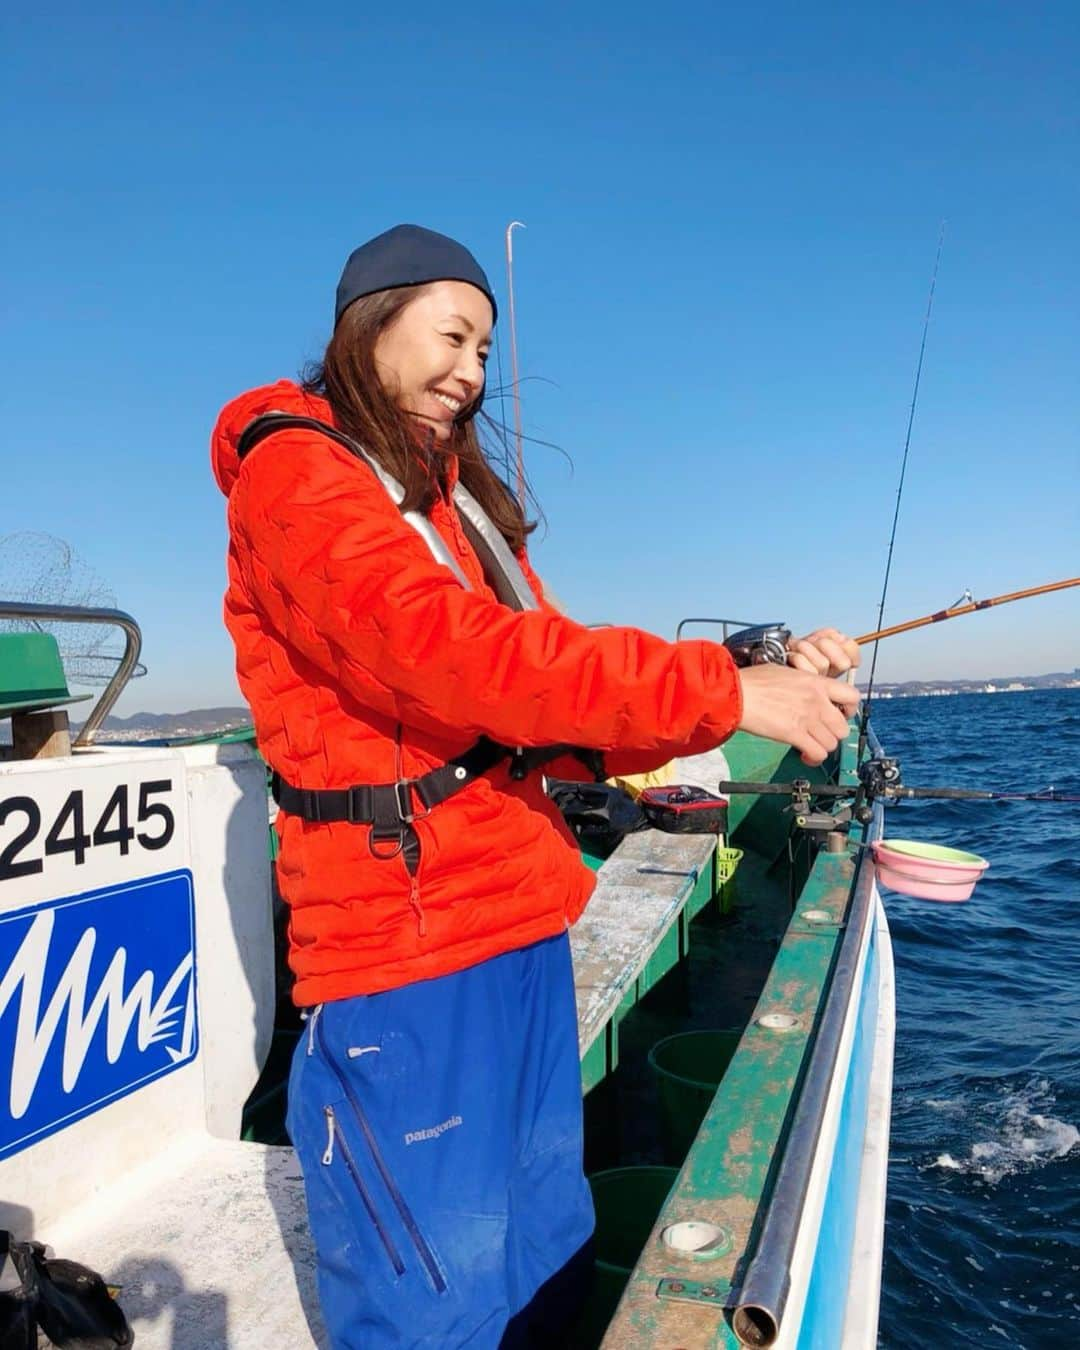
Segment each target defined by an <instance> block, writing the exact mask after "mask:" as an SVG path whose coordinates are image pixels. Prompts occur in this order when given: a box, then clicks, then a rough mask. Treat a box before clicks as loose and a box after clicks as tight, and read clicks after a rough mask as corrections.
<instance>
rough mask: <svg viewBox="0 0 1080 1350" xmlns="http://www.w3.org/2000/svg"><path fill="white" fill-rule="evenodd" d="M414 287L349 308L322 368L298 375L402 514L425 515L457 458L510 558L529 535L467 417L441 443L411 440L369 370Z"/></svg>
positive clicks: (411, 428)
mask: <svg viewBox="0 0 1080 1350" xmlns="http://www.w3.org/2000/svg"><path fill="white" fill-rule="evenodd" d="M417 291H418V288H417V287H414V286H404V287H399V288H397V289H395V290H392V291H378V292H376V293H375V294H374V295H365V296H362V297H361V298H360V299H359V300H355V301H353V303H352V304H351V305H350V306H349V308H348V309H347V310H346V311H345V313H344V314H343V315H342V316H341V318H340V320H339V321H338V325H337V327H336V328H335V330H334V335H333V337H332V338H331V339H330V342H329V344H328V346H327V348H326V352H325V353H324V355H323V359H322V361H321V362H319V363H318V364H316V365H315V366H313V367H312V368H311V369H309V370H308V371H307V372H306V373H305V377H304V381H303V387H304V389H305V390H306V391H307V392H308V393H312V394H321V395H322V396H323V398H325V399H326V401H327V402H328V403H329V404H330V408H331V411H332V412H333V414H334V422H335V424H336V426H337V427H338V429H339V430H340V431H344V432H345V434H346V435H347V436H351V437H352V438H353V440H356V441H359V442H360V444H361V445H362V446H363V447H364V449H365V450H366V451H367V452H368V454H370V455H372V456H373V457H374V458H375V459H377V460H378V461H379V463H380V464H381V465H382V466H383V468H384V469H386V470H387V471H388V472H389V473H391V474H393V476H394V477H395V478H396V479H397V480H398V482H399V483H400V484H401V485H402V487H403V488H404V489H405V498H404V500H403V501H402V503H401V509H402V510H403V511H424V512H426V511H429V510H430V509H431V506H432V504H433V503H434V501H435V499H436V497H437V496H438V494H439V491H440V468H441V461H442V459H443V456H444V455H446V454H455V455H457V457H458V465H459V475H460V478H461V482H462V483H463V484H464V486H465V487H467V488H468V490H469V491H470V492H471V493H472V495H473V496H474V497H475V498H476V500H477V501H478V502H479V503H480V505H481V506H482V507H483V508H484V511H485V512H486V513H487V515H488V516H489V517H490V519H491V521H492V523H493V524H494V525H495V526H496V527H497V529H498V530H499V532H500V533H501V534H502V536H503V538H504V539H505V540H506V542H507V543H508V544H509V545H510V547H511V548H512V549H514V550H515V551H517V550H520V549H521V548H522V547H523V546H524V543H525V539H526V537H527V536H528V535H529V534H530V533H531V532H532V531H533V530H534V529H535V528H536V525H535V523H533V522H530V521H527V520H526V519H525V516H524V514H523V513H522V511H521V508H520V507H519V505H518V503H517V500H516V499H515V497H514V495H513V493H512V492H511V491H510V488H509V487H508V486H507V485H506V483H504V482H503V480H502V479H501V478H500V477H499V476H498V474H497V473H496V472H495V470H494V469H493V468H492V467H491V465H490V464H489V463H488V459H487V456H486V455H485V454H484V451H483V448H482V447H481V445H480V439H479V437H478V436H477V434H476V425H475V420H474V418H473V417H471V416H470V417H467V418H465V419H463V420H460V421H457V422H455V424H454V428H453V432H452V434H451V438H450V441H449V443H448V444H446V445H445V446H443V445H440V444H439V443H437V442H435V441H434V438H433V437H428V438H427V440H426V441H425V440H424V439H422V438H421V439H419V440H418V438H417V434H416V423H415V422H414V421H412V420H411V419H410V418H409V417H408V415H407V414H406V413H403V412H402V410H401V409H400V408H399V407H398V406H397V404H396V403H395V402H394V400H393V398H392V397H391V396H390V394H388V393H387V391H386V389H385V388H384V387H383V384H382V381H381V380H380V379H379V375H378V372H377V371H376V368H375V343H376V341H377V339H378V337H379V334H380V333H381V332H382V331H383V330H384V329H385V328H387V327H388V326H389V325H390V324H391V323H393V321H394V320H395V319H396V318H397V317H398V315H399V314H400V313H401V311H402V310H403V309H404V308H405V306H406V305H408V304H409V302H410V301H411V300H414V299H415V298H416V295H417Z"/></svg>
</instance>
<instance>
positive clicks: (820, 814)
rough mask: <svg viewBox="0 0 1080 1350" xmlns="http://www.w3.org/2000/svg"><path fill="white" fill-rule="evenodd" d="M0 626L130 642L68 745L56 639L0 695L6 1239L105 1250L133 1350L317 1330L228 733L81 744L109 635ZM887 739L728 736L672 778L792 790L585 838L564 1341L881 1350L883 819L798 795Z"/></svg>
mask: <svg viewBox="0 0 1080 1350" xmlns="http://www.w3.org/2000/svg"><path fill="white" fill-rule="evenodd" d="M0 618H9V619H10V618H22V619H24V620H25V619H27V618H29V619H31V620H33V621H34V622H38V623H44V622H47V621H48V622H63V621H65V620H73V621H79V622H82V623H86V622H95V621H96V622H107V623H116V624H118V625H119V626H120V627H121V628H122V629H123V631H124V633H125V635H126V651H125V655H124V657H123V658H122V660H121V661H120V663H119V666H118V669H117V671H116V674H115V676H114V677H113V678H112V680H111V681H110V683H109V685H108V687H107V688H106V689H105V690H104V691H103V693H102V695H101V697H100V698H99V700H98V701H97V703H96V704H95V705H94V707H93V709H92V711H91V713H90V715H89V717H88V718H87V720H86V722H85V723H84V724H83V726H82V729H81V731H80V732H79V735H78V736H77V737H76V738H75V740H74V742H72V743H70V744H68V743H67V741H65V739H64V727H63V722H64V716H63V713H62V712H61V711H60V708H59V705H61V704H62V703H63V702H64V700H65V699H66V698H67V697H68V695H67V688H66V683H65V682H64V680H63V678H62V676H60V677H58V675H57V673H56V670H55V668H54V667H52V666H50V665H49V662H48V660H46V661H45V663H44V666H41V665H40V663H39V666H38V667H37V669H38V670H39V672H40V670H45V671H46V673H45V674H44V675H39V677H35V675H34V668H32V667H33V662H31V663H30V667H28V673H27V675H26V677H25V681H24V683H25V684H26V687H25V688H23V689H20V691H19V693H20V698H19V699H18V700H15V701H14V702H13V703H9V704H8V705H7V706H4V705H3V704H0V717H4V716H6V715H11V716H12V717H13V723H12V725H13V726H15V727H16V730H17V733H18V734H16V735H15V736H14V743H13V745H12V746H9V747H7V748H6V750H5V752H4V755H3V757H2V758H0V1089H2V1100H0V1227H2V1228H6V1229H8V1230H11V1232H12V1233H13V1234H14V1235H15V1237H16V1238H20V1239H28V1238H34V1239H36V1240H38V1241H40V1242H43V1243H47V1244H48V1245H49V1246H50V1247H51V1248H53V1249H54V1251H55V1252H56V1253H57V1255H58V1256H61V1257H66V1258H70V1259H73V1260H77V1261H80V1262H83V1263H85V1264H86V1265H87V1266H89V1267H91V1268H92V1269H94V1270H96V1271H99V1272H100V1273H101V1274H102V1275H103V1277H104V1278H105V1280H106V1281H107V1282H108V1284H109V1285H110V1286H112V1287H114V1288H115V1289H116V1290H117V1298H118V1301H119V1304H120V1306H121V1307H122V1308H123V1310H124V1312H125V1314H126V1316H127V1318H128V1320H129V1322H130V1324H131V1326H132V1327H133V1328H134V1331H135V1335H136V1343H137V1345H138V1346H139V1347H140V1350H153V1348H154V1347H162V1350H164V1347H166V1346H168V1347H174V1348H175V1347H192V1348H194V1347H199V1350H216V1348H217V1347H221V1350H225V1347H229V1348H230V1350H266V1348H267V1347H282V1348H283V1350H284V1347H288V1348H289V1350H293V1348H294V1347H297V1348H300V1350H302V1347H305V1346H320V1345H324V1344H325V1343H326V1341H325V1336H324V1333H323V1331H322V1329H321V1323H320V1319H319V1312H318V1301H317V1296H316V1290H315V1279H314V1258H313V1253H312V1250H311V1246H310V1240H309V1238H308V1234H307V1225H306V1217H305V1211H304V1197H303V1187H302V1181H301V1177H300V1172H299V1168H298V1166H297V1163H296V1160H295V1157H294V1155H293V1152H292V1149H291V1147H290V1146H289V1144H288V1141H287V1139H286V1137H285V1135H284V1133H283V1129H284V1126H283V1121H284V1091H285V1088H284V1078H285V1071H286V1066H287V1061H288V1056H289V1053H290V1051H291V1048H292V1046H293V1045H294V1044H295V1042H296V1038H297V1036H298V1034H299V1023H298V1021H297V1020H296V1014H295V1012H294V1011H293V1010H292V1009H291V1006H290V1004H289V1002H288V999H287V990H286V986H285V980H284V973H283V964H282V959H281V953H280V943H276V942H275V904H276V902H275V898H274V889H273V881H272V868H271V859H270V852H271V849H270V848H269V847H268V830H267V819H268V799H267V780H266V768H265V765H264V763H263V761H262V760H261V759H260V757H259V755H258V750H257V747H256V746H255V744H254V741H253V736H252V733H251V732H250V731H246V730H243V729H241V730H239V731H233V732H232V733H230V734H229V735H225V736H217V737H211V738H205V739H202V740H194V741H186V742H183V743H157V744H147V743H143V744H114V743H107V744H105V743H99V741H98V739H97V734H98V730H99V728H100V727H101V725H102V723H103V722H104V720H105V717H106V715H107V714H108V712H109V710H110V709H111V708H112V707H113V705H114V704H115V702H116V699H117V698H118V696H119V694H120V692H121V691H122V689H123V686H124V683H125V681H126V679H127V678H128V675H129V674H130V672H131V670H132V669H133V667H134V664H135V662H136V661H137V658H138V654H139V645H140V636H139V630H138V626H137V625H136V624H135V622H134V621H133V620H132V619H131V618H130V617H129V616H127V615H124V614H121V613H119V612H117V611H111V610H104V611H92V610H85V609H68V608H65V607H46V606H30V605H24V604H17V603H8V604H3V605H0ZM36 636H38V637H40V638H46V634H44V633H42V634H38V635H36ZM10 641H11V636H10V635H0V643H2V642H10ZM47 641H53V639H51V638H48V639H47ZM12 650H13V649H12V648H9V649H8V651H9V655H10V652H11V651H12ZM46 655H47V654H46ZM35 678H37V680H38V682H37V684H35V682H34V681H35ZM16 704H17V706H15V705H16ZM28 709H32V711H28ZM860 744H862V749H861V750H860ZM879 753H880V752H879V748H878V747H877V746H876V744H875V743H874V741H873V739H872V737H871V738H870V739H869V740H868V741H862V742H861V740H860V737H859V736H858V735H857V734H856V731H855V730H854V729H853V730H852V733H851V735H850V736H849V738H848V739H847V741H845V742H844V743H843V744H842V745H841V746H840V747H839V749H838V751H837V752H836V753H835V755H834V756H833V757H832V758H831V759H830V760H829V761H828V762H827V763H826V764H825V765H824V766H822V768H821V769H820V770H808V769H807V768H806V767H805V766H804V765H803V764H802V763H801V761H799V760H798V758H797V757H796V756H794V754H793V753H792V752H788V751H787V750H786V748H785V747H783V746H780V745H777V744H775V743H773V742H768V741H763V740H760V739H755V738H753V737H750V736H746V735H744V734H737V735H736V736H735V737H733V738H732V739H731V740H730V741H728V742H727V743H726V744H725V746H724V747H723V751H722V753H721V752H714V755H713V756H711V757H698V758H697V759H696V760H695V761H693V762H689V761H688V762H676V764H675V766H674V769H673V771H672V775H671V776H672V780H673V781H674V782H676V783H678V782H680V781H693V782H697V783H700V784H702V785H705V786H707V785H708V784H710V783H711V784H712V785H713V787H714V788H715V786H716V784H717V783H718V782H719V781H720V780H727V779H730V778H734V779H737V780H742V781H744V782H749V783H751V784H761V785H762V788H763V789H764V788H765V787H766V786H767V785H769V784H776V783H780V782H786V781H787V780H791V779H797V780H799V781H800V783H803V782H805V784H806V785H807V787H806V789H802V791H803V795H802V798H801V799H797V800H795V801H794V802H793V801H792V799H791V797H790V796H785V795H784V794H783V793H778V794H777V793H773V794H770V793H769V792H767V791H764V790H763V791H761V792H755V791H750V792H745V793H741V794H740V795H737V796H733V797H732V798H731V799H730V803H729V808H728V830H727V832H726V833H724V834H721V833H709V834H696V833H695V834H684V833H668V832H665V831H663V830H658V829H644V830H640V831H636V832H633V833H630V834H628V835H626V837H625V838H623V839H622V841H621V842H619V843H618V845H617V847H615V848H614V850H613V851H612V852H611V853H610V856H608V857H606V858H604V859H600V858H598V857H593V858H590V859H586V861H589V862H590V865H592V866H594V868H595V869H596V871H597V879H598V885H597V889H596V893H595V895H594V897H593V899H592V900H591V902H590V904H589V907H588V909H587V910H586V913H585V915H584V916H583V918H582V919H581V921H580V922H579V923H578V924H577V925H576V927H575V929H574V930H573V933H572V946H573V955H574V967H575V982H576V987H577V998H578V1021H579V1040H580V1050H581V1071H582V1090H583V1093H584V1094H585V1111H586V1122H587V1145H586V1148H587V1159H586V1161H587V1166H588V1167H589V1170H590V1171H591V1172H592V1173H594V1174H595V1176H594V1178H593V1180H594V1191H595V1194H596V1197H597V1209H598V1216H599V1228H598V1239H597V1240H598V1257H599V1262H598V1275H597V1281H596V1286H595V1288H594V1293H593V1297H592V1301H591V1303H590V1304H589V1306H588V1307H587V1309H586V1311H585V1313H584V1315H583V1318H582V1321H581V1324H580V1325H579V1327H578V1328H577V1330H576V1332H575V1337H574V1339H573V1340H572V1343H573V1344H575V1345H577V1346H579V1347H581V1348H582V1350H584V1348H585V1347H594V1346H599V1345H601V1344H602V1345H603V1346H604V1347H606V1348H607V1350H617V1348H618V1350H630V1348H631V1347H633V1350H642V1348H643V1347H665V1348H666V1350H673V1348H674V1347H684V1348H685V1350H704V1348H705V1347H717V1346H732V1347H734V1346H739V1345H742V1346H778V1347H796V1346H802V1347H810V1346H813V1347H816V1348H824V1350H833V1348H834V1347H835V1348H840V1347H843V1348H844V1350H847V1348H849V1347H850V1348H851V1350H856V1348H860V1350H861V1348H862V1347H867V1348H868V1347H871V1346H874V1345H875V1344H876V1338H877V1309H878V1293H879V1286H880V1273H881V1257H882V1240H883V1226H884V1205H885V1175H886V1162H887V1151H888V1123H889V1108H890V1092H891V1074H892V1058H893V1031H894V1004H893V975H892V960H891V949H890V943H889V931H888V925H887V922H886V918H885V913H884V910H883V908H882V904H881V901H880V898H879V896H878V892H877V889H876V886H875V881H874V873H873V866H872V863H871V860H870V851H869V848H868V845H870V844H872V843H873V841H874V840H875V839H877V838H878V837H879V836H880V834H881V807H880V803H878V804H876V805H874V806H873V807H872V809H871V810H869V811H868V812H865V813H864V815H867V816H868V817H869V818H868V819H867V820H866V822H865V823H864V824H851V823H850V816H851V813H850V811H848V812H847V813H846V817H845V813H844V810H843V807H842V803H843V801H844V800H845V796H844V795H835V796H833V797H831V798H830V797H828V796H825V797H822V796H821V795H820V794H817V795H815V792H816V789H818V788H828V787H829V786H832V787H833V788H840V789H844V790H845V791H846V795H847V798H850V796H851V795H852V794H854V793H855V791H856V788H857V784H858V782H859V762H860V756H862V757H863V758H867V757H873V756H875V755H877V754H879ZM822 802H824V805H823V804H822ZM691 1032H709V1033H714V1034H717V1035H719V1036H720V1037H721V1038H722V1039H723V1041H724V1044H725V1045H726V1049H725V1051H724V1056H723V1058H724V1061H725V1062H724V1065H723V1066H722V1070H718V1071H717V1072H716V1073H715V1074H713V1075H712V1078H713V1079H717V1080H718V1081H712V1079H711V1078H710V1075H709V1073H708V1072H707V1068H708V1066H707V1065H706V1066H704V1067H699V1068H698V1069H687V1068H686V1066H685V1064H684V1065H683V1066H682V1067H681V1068H680V1067H678V1066H676V1067H675V1068H674V1069H673V1068H671V1067H670V1066H669V1067H668V1069H666V1070H665V1069H664V1067H663V1065H662V1063H661V1060H660V1056H659V1054H658V1051H657V1046H658V1045H659V1044H660V1043H664V1042H667V1043H670V1041H671V1039H672V1037H675V1038H679V1037H684V1036H686V1035H687V1034H688V1033H691ZM659 1163H665V1164H666V1165H667V1166H666V1168H664V1169H662V1168H661V1167H660V1166H659V1165H658V1164H659ZM646 1174H647V1175H646ZM400 1181H401V1184H402V1185H403V1186H406V1187H407V1185H408V1179H407V1178H401V1179H400Z"/></svg>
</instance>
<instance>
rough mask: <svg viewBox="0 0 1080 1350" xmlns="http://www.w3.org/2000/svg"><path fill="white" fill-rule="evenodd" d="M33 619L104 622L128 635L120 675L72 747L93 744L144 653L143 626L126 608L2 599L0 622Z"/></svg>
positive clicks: (117, 672) (114, 679)
mask: <svg viewBox="0 0 1080 1350" xmlns="http://www.w3.org/2000/svg"><path fill="white" fill-rule="evenodd" d="M4 619H32V620H34V621H36V622H45V623H102V624H109V625H111V626H113V627H116V628H120V629H122V630H123V633H124V654H123V656H121V658H120V661H119V663H118V665H117V667H116V672H115V674H114V675H113V676H112V678H111V679H110V680H109V683H108V684H107V685H106V686H105V688H104V689H103V690H102V692H101V697H100V698H99V699H98V701H97V702H96V703H95V704H94V706H93V708H92V709H91V712H90V716H89V717H88V718H87V719H86V721H85V722H84V723H83V725H82V729H81V730H80V732H79V734H78V736H77V737H76V738H75V740H74V741H73V742H72V747H73V748H77V747H79V746H86V745H90V744H92V742H93V739H94V736H95V735H96V734H97V732H98V730H99V729H100V727H101V724H102V722H104V721H105V719H106V717H108V715H109V713H110V712H112V710H113V707H114V706H115V704H116V700H117V699H118V698H119V697H120V695H121V694H122V693H123V691H124V686H125V685H126V684H127V682H128V680H129V679H131V675H132V672H133V671H134V669H135V667H136V665H137V664H138V660H139V653H140V652H141V651H142V633H141V631H140V629H139V625H138V624H137V623H136V622H135V620H134V619H133V618H132V617H131V615H130V614H125V613H124V611H123V610H122V609H96V608H93V607H89V606H83V605H39V604H33V603H31V602H30V601H29V600H0V620H4Z"/></svg>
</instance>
